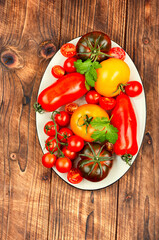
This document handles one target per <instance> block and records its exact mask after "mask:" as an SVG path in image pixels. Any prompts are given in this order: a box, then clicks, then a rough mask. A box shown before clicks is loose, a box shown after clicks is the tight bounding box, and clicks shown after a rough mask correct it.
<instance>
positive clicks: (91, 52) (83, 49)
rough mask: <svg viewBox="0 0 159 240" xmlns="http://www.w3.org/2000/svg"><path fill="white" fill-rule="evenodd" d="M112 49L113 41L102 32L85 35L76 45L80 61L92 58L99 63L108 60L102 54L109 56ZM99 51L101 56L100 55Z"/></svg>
mask: <svg viewBox="0 0 159 240" xmlns="http://www.w3.org/2000/svg"><path fill="white" fill-rule="evenodd" d="M110 48H111V40H110V38H109V36H108V35H107V34H105V33H103V32H100V31H94V32H89V33H87V34H85V35H83V36H82V37H81V38H80V39H79V41H78V43H77V45H76V51H77V56H78V57H79V58H80V59H82V60H86V59H88V58H90V59H91V60H95V59H96V60H97V61H99V62H101V61H103V60H104V59H107V58H108V57H107V56H105V55H104V54H102V52H103V53H105V54H108V52H109V50H110ZM99 51H100V52H101V54H99Z"/></svg>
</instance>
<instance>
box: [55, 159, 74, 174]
mask: <svg viewBox="0 0 159 240" xmlns="http://www.w3.org/2000/svg"><path fill="white" fill-rule="evenodd" d="M71 168H72V162H71V160H70V159H69V158H67V157H60V158H58V159H57V160H56V169H57V170H58V171H59V172H60V173H67V172H69V171H70V170H71Z"/></svg>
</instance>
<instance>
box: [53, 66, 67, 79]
mask: <svg viewBox="0 0 159 240" xmlns="http://www.w3.org/2000/svg"><path fill="white" fill-rule="evenodd" d="M51 73H52V75H53V76H54V77H55V78H60V77H62V76H64V75H65V69H64V68H63V67H61V66H60V65H55V66H53V68H52V69H51Z"/></svg>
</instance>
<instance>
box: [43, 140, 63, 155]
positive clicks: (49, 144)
mask: <svg viewBox="0 0 159 240" xmlns="http://www.w3.org/2000/svg"><path fill="white" fill-rule="evenodd" d="M45 147H46V149H47V150H48V151H49V152H50V153H53V152H56V151H57V150H58V147H59V148H60V143H58V144H57V142H56V139H55V138H54V137H49V138H48V139H47V140H46V142H45Z"/></svg>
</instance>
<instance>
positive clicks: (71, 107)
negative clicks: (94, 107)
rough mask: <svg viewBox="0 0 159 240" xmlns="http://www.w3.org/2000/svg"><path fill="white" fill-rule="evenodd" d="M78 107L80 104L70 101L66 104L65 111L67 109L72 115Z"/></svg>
mask: <svg viewBox="0 0 159 240" xmlns="http://www.w3.org/2000/svg"><path fill="white" fill-rule="evenodd" d="M78 107H79V106H78V104H77V103H68V104H66V106H65V111H66V112H67V113H68V114H70V115H72V114H73V113H74V112H75V111H76V109H77V108H78Z"/></svg>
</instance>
